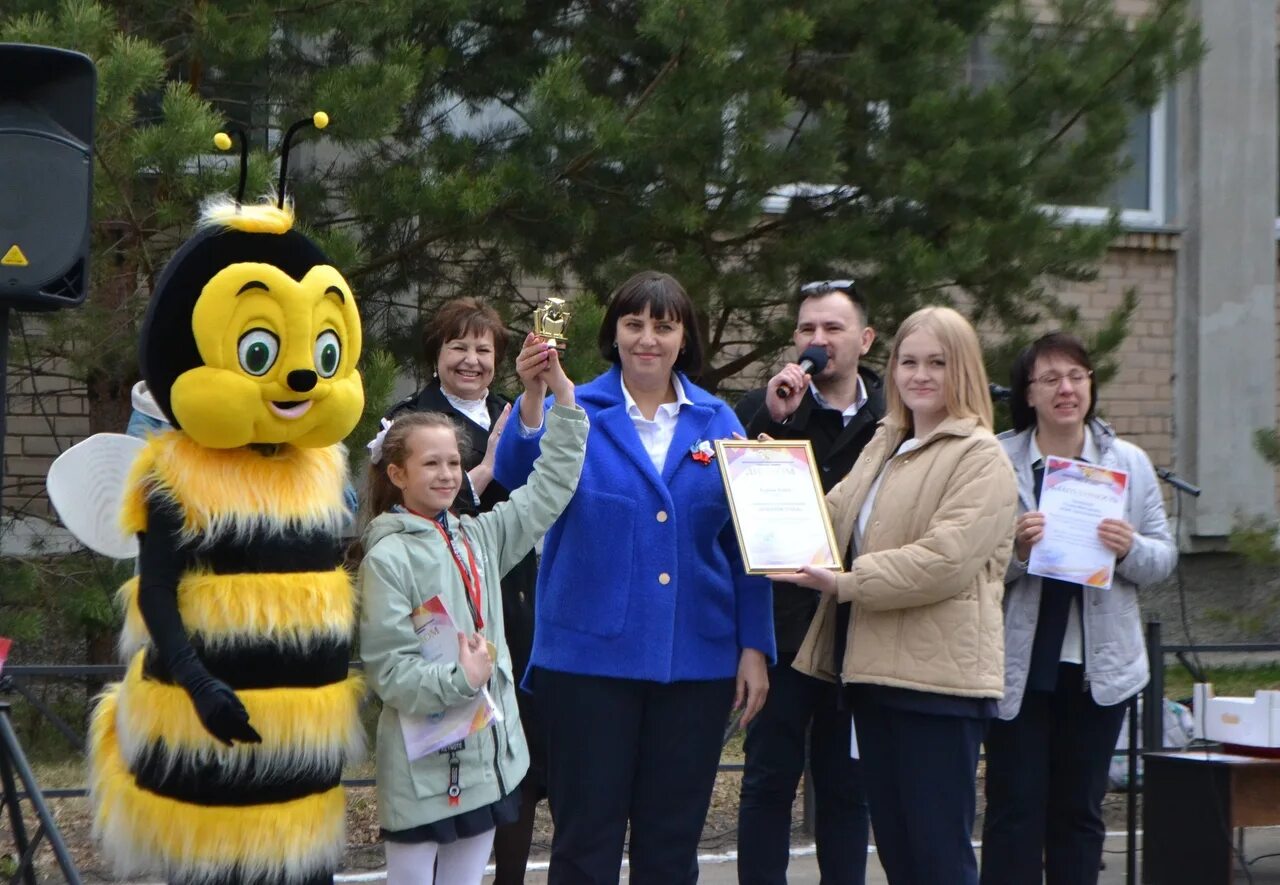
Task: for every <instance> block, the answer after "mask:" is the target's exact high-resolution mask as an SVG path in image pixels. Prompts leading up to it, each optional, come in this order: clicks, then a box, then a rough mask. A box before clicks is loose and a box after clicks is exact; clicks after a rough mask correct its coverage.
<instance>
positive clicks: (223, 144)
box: [213, 129, 249, 207]
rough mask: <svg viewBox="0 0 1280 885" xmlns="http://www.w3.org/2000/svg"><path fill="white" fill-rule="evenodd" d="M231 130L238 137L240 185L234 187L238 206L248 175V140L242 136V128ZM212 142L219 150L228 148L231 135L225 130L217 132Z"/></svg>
mask: <svg viewBox="0 0 1280 885" xmlns="http://www.w3.org/2000/svg"><path fill="white" fill-rule="evenodd" d="M231 131H232V132H233V133H235V135H236V137H237V138H239V139H240V187H238V188H237V189H236V206H237V207H239V206H240V205H241V204H243V203H244V186H245V182H246V181H247V180H248V176H249V140H248V139H247V138H245V137H244V130H243V129H232V130H231ZM213 144H214V146H215V147H216V148H217V149H218V150H220V151H226V150H230V149H231V136H230V135H228V134H227V133H225V132H219V133H218V134H217V135H215V136H214V137H213Z"/></svg>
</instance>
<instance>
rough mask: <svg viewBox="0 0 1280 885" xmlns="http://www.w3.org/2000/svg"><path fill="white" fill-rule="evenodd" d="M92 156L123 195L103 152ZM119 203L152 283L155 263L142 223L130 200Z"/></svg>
mask: <svg viewBox="0 0 1280 885" xmlns="http://www.w3.org/2000/svg"><path fill="white" fill-rule="evenodd" d="M94 156H95V157H96V158H97V160H98V165H99V166H101V167H102V172H103V174H104V175H106V176H107V180H108V181H109V182H111V186H112V187H114V188H115V189H116V192H117V193H119V194H120V195H121V196H123V195H124V194H125V193H126V191H125V188H124V187H123V186H122V184H121V179H120V177H119V176H117V175H116V174H115V172H114V171H113V170H112V168H111V164H109V163H108V162H107V159H106V157H105V156H104V154H103V153H102V152H100V151H99V152H96V153H95V154H94ZM120 203H121V205H122V206H123V207H124V212H125V215H126V216H127V217H128V220H129V228H130V229H131V230H132V231H133V236H134V240H135V242H136V243H137V244H138V253H139V255H140V256H141V259H142V262H141V263H142V268H143V270H144V271H145V272H146V274H147V281H148V282H149V283H152V284H154V283H155V273H156V272H155V264H154V263H153V262H152V261H151V252H150V251H149V250H148V249H147V240H146V237H145V236H144V234H143V230H142V224H141V223H140V222H139V221H138V216H137V215H135V214H134V211H133V203H132V201H130V200H128V199H122V200H121V201H120Z"/></svg>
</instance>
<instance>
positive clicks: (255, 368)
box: [239, 329, 280, 376]
mask: <svg viewBox="0 0 1280 885" xmlns="http://www.w3.org/2000/svg"><path fill="white" fill-rule="evenodd" d="M239 352H240V368H242V369H244V370H245V371H246V372H248V373H249V374H250V375H255V376H261V375H265V374H267V372H268V371H269V370H270V369H271V367H272V366H274V365H275V363H276V357H277V356H279V355H280V339H279V338H277V337H276V336H275V335H273V334H271V333H270V332H268V331H267V330H266V329H250V330H249V331H248V332H245V333H244V334H243V335H241V336H240V345H239Z"/></svg>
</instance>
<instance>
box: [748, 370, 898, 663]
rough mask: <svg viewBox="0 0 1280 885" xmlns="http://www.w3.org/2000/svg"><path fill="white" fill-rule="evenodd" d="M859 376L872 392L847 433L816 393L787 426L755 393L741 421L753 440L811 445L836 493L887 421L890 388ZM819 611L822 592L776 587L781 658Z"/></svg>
mask: <svg viewBox="0 0 1280 885" xmlns="http://www.w3.org/2000/svg"><path fill="white" fill-rule="evenodd" d="M858 374H859V375H861V376H862V383H863V384H864V385H865V386H866V388H867V402H866V405H864V406H863V407H862V408H861V409H859V410H858V413H857V414H856V415H854V416H853V419H852V420H850V421H849V425H848V426H847V427H846V426H844V419H843V417H842V416H841V415H840V413H839V412H837V411H835V410H834V409H823V408H819V406H818V404H817V402H816V401H815V400H814V398H813V391H812V390H810V391H808V392H806V393H805V395H804V399H802V400H801V401H800V405H799V406H798V407H797V408H796V410H795V412H794V414H792V416H791V418H790V419H789V420H788V421H787V422H786V423H785V424H778V423H777V422H775V421H774V420H773V418H772V417H771V416H770V415H769V409H768V407H767V406H766V405H765V394H766V393H767V390H765V389H759V390H753V391H751V392H750V393H748V394H747V395H746V396H744V397H743V398H742V401H741V402H739V403H738V407H737V409H736V411H737V413H738V420H740V421H741V422H742V425H743V426H744V427H746V428H747V438H748V439H755V438H756V436H757V435H758V434H761V433H767V434H769V435H770V436H772V437H773V438H775V439H807V440H809V442H810V444H811V445H812V446H813V454H814V457H815V458H816V459H817V464H818V473H819V475H820V477H821V478H822V488H823V490H824V491H830V490H831V488H832V487H833V486H835V484H836V483H838V482H839V481H840V480H842V479H844V477H845V475H846V474H847V473H848V472H849V471H850V470H851V469H853V465H854V462H855V461H857V460H858V456H859V455H861V454H862V448H863V446H865V445H866V444H867V443H868V442H870V441H871V437H872V436H873V435H874V434H875V432H876V424H877V423H878V422H879V421H880V419H881V418H883V417H884V408H885V407H884V382H883V381H881V380H880V376H879V375H877V374H876V373H875V372H873V371H872V370H871V369H868V368H867V367H865V366H859V367H858ZM845 565H846V566H847V565H848V563H845ZM817 608H818V593H817V591H816V590H807V589H805V588H804V587H797V586H796V585H795V584H774V585H773V629H774V632H775V634H776V636H777V640H778V654H794V653H795V652H796V651H798V650H799V648H800V643H801V642H803V641H804V634H805V633H806V632H807V631H808V629H809V621H811V620H812V619H813V613H814V612H815V611H817Z"/></svg>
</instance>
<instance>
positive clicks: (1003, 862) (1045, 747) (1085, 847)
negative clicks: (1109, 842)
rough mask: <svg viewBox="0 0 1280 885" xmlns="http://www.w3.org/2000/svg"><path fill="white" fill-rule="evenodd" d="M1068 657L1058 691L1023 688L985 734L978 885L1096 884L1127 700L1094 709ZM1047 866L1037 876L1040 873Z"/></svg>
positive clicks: (1060, 677)
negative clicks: (1009, 711)
mask: <svg viewBox="0 0 1280 885" xmlns="http://www.w3.org/2000/svg"><path fill="white" fill-rule="evenodd" d="M1082 672H1083V668H1082V667H1080V666H1079V665H1072V664H1064V665H1062V667H1061V670H1060V676H1059V678H1058V685H1057V688H1056V689H1055V690H1054V691H1051V692H1049V691H1029V692H1027V693H1026V696H1025V697H1024V698H1023V699H1022V709H1021V710H1020V711H1019V712H1018V715H1017V717H1015V718H1014V719H1012V720H1010V721H1008V722H1003V721H1001V720H996V721H994V722H992V723H991V729H990V731H989V732H988V734H987V814H986V820H985V821H984V822H983V827H982V883H983V885H1040V882H1041V881H1044V882H1047V883H1048V885H1096V883H1097V881H1098V868H1099V866H1100V863H1101V859H1102V842H1103V839H1104V838H1105V837H1106V827H1105V826H1104V824H1103V821H1102V800H1103V797H1104V796H1105V795H1106V792H1107V769H1108V767H1109V766H1110V764H1111V755H1112V754H1113V753H1114V752H1115V747H1116V739H1117V738H1118V737H1119V736H1120V726H1121V725H1122V724H1123V722H1124V714H1125V709H1126V705H1125V704H1116V705H1114V706H1111V707H1100V706H1098V705H1097V704H1096V703H1094V700H1093V698H1092V697H1091V696H1090V694H1089V692H1088V691H1086V690H1085V686H1084V684H1083V682H1082ZM1042 874H1043V879H1042V878H1041V876H1042Z"/></svg>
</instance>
